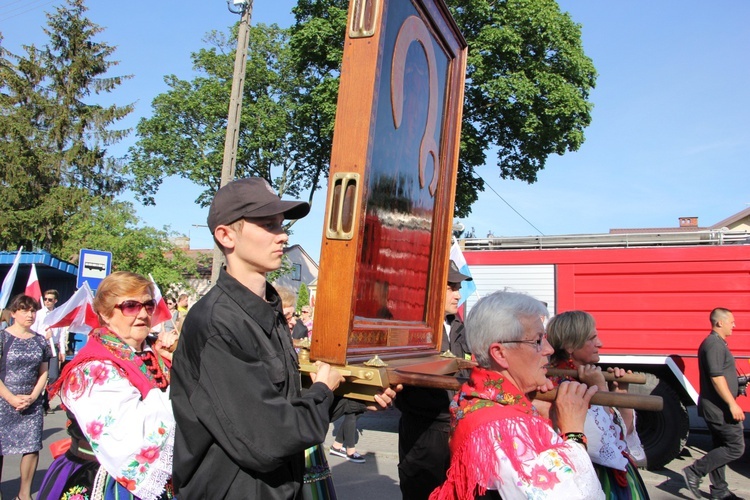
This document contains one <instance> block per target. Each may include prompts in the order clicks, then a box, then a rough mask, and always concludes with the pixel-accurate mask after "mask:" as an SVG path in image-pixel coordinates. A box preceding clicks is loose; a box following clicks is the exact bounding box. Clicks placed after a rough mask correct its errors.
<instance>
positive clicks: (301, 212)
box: [208, 177, 310, 234]
mask: <svg viewBox="0 0 750 500" xmlns="http://www.w3.org/2000/svg"><path fill="white" fill-rule="evenodd" d="M309 212H310V204H309V203H307V202H305V201H285V200H282V199H281V198H279V196H278V195H277V194H276V193H275V192H274V190H273V188H272V187H271V185H270V184H268V182H267V181H266V180H265V179H263V178H260V177H249V178H247V179H238V180H236V181H232V182H230V183H229V184H227V185H225V186H224V187H222V188H221V189H219V190H218V191H217V192H216V196H214V200H213V201H212V202H211V208H210V209H209V210H208V229H209V230H210V231H211V234H213V232H214V231H215V230H216V226H219V225H222V224H223V225H226V224H231V223H233V222H236V221H238V220H240V219H244V218H246V217H247V218H258V217H270V216H272V215H279V214H284V218H285V219H290V220H296V219H301V218H302V217H304V216H306V215H307V214H308V213H309Z"/></svg>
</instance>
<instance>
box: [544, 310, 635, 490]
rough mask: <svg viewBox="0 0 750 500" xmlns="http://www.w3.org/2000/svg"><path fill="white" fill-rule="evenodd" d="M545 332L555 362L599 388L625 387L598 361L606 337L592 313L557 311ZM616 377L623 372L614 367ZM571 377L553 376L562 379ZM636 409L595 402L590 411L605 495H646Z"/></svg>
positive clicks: (589, 428) (588, 426)
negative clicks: (639, 462) (608, 375)
mask: <svg viewBox="0 0 750 500" xmlns="http://www.w3.org/2000/svg"><path fill="white" fill-rule="evenodd" d="M547 338H548V339H549V342H550V344H551V345H552V347H553V348H554V349H555V353H554V354H553V355H552V356H551V366H552V367H554V368H561V369H572V370H576V371H577V373H578V376H577V377H576V378H577V379H578V380H580V381H581V382H583V383H585V384H587V385H589V386H591V385H596V386H598V387H599V391H600V392H603V391H609V390H612V391H613V392H627V391H628V384H627V383H624V382H622V381H619V382H618V381H616V380H615V381H613V382H611V383H609V384H608V383H607V381H606V380H605V377H604V373H603V372H602V370H601V368H599V367H598V366H596V365H595V363H598V362H599V348H600V347H602V342H601V340H600V339H599V336H598V334H597V331H596V322H595V321H594V318H593V316H591V315H590V314H589V313H587V312H584V311H568V312H564V313H561V314H558V315H557V316H555V317H553V318H552V319H551V320H550V322H549V324H548V325H547ZM612 371H613V375H614V376H615V379H617V378H620V377H622V376H623V375H625V371H624V370H622V369H621V368H614V369H613V370H612ZM568 379H569V377H552V380H553V381H554V382H555V384H556V385H557V384H559V383H560V382H561V381H563V380H568ZM635 418H636V417H635V410H633V409H632V408H615V407H611V406H600V405H591V407H590V408H589V410H588V413H587V415H586V423H585V429H584V432H585V434H586V436H587V437H588V453H589V456H590V457H591V461H592V462H593V463H594V469H595V470H596V473H597V476H598V477H599V481H600V482H601V484H602V489H603V490H604V493H605V495H606V497H607V499H612V500H619V499H623V500H624V499H647V498H649V496H648V492H647V491H646V486H645V485H644V484H643V480H642V479H641V476H640V474H638V469H637V465H636V459H635V458H634V457H633V455H636V457H638V458H640V457H642V456H643V448H642V446H641V442H640V439H639V438H638V433H637V431H636V430H635Z"/></svg>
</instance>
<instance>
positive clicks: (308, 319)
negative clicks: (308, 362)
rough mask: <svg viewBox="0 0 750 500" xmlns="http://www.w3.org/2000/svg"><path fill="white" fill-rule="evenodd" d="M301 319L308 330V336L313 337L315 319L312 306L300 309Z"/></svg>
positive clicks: (308, 305)
mask: <svg viewBox="0 0 750 500" xmlns="http://www.w3.org/2000/svg"><path fill="white" fill-rule="evenodd" d="M300 319H301V320H302V324H303V325H305V328H307V336H308V337H312V327H313V317H312V307H310V304H307V305H305V306H302V307H301V308H300Z"/></svg>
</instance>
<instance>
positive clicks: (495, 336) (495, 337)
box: [466, 292, 549, 368]
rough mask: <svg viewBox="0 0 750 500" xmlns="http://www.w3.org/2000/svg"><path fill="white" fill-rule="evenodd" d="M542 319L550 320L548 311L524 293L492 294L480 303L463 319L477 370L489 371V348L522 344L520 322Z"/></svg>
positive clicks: (521, 325) (480, 300) (483, 298)
mask: <svg viewBox="0 0 750 500" xmlns="http://www.w3.org/2000/svg"><path fill="white" fill-rule="evenodd" d="M541 316H549V312H548V311H547V308H546V307H545V306H544V304H542V302H540V301H539V300H537V299H535V298H534V297H532V296H531V295H527V294H525V293H516V292H494V293H492V294H490V295H487V296H485V297H482V298H481V299H479V301H478V302H477V303H476V304H475V305H474V307H472V308H471V311H470V312H469V315H468V316H467V317H466V340H467V342H468V344H469V350H470V351H471V352H472V354H474V357H475V358H476V360H477V363H479V366H481V367H483V368H489V367H490V355H489V350H490V345H491V344H493V343H495V342H507V341H511V340H522V338H523V333H524V331H523V330H524V326H523V324H521V320H522V319H525V318H534V317H541Z"/></svg>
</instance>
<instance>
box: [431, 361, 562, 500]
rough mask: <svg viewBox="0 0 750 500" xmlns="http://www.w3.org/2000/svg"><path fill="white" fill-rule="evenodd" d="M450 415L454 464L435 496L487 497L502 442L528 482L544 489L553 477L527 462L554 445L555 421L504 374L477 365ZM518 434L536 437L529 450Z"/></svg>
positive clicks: (445, 499) (448, 499) (446, 499)
mask: <svg viewBox="0 0 750 500" xmlns="http://www.w3.org/2000/svg"><path fill="white" fill-rule="evenodd" d="M451 415H452V418H451V426H452V436H451V442H450V447H451V466H450V468H449V469H448V474H447V479H446V481H445V483H443V485H442V486H440V487H439V488H437V489H435V491H433V492H432V494H431V495H430V500H474V498H475V496H476V495H477V494H478V495H483V494H484V493H485V492H486V489H487V486H488V485H491V484H492V483H493V482H494V481H497V480H498V478H499V474H498V471H499V470H500V467H501V464H500V462H499V459H498V456H497V453H496V451H495V450H496V447H497V446H499V447H500V448H501V449H502V450H503V452H504V453H505V455H507V457H508V459H509V460H510V463H511V465H512V466H513V468H514V469H515V470H516V471H517V472H518V474H519V475H520V476H521V477H522V478H524V479H525V480H527V481H529V482H532V483H535V484H536V485H537V486H540V487H542V488H544V485H543V483H544V482H545V481H550V477H549V475H547V474H540V475H539V477H534V476H535V471H532V472H531V474H529V473H527V472H526V471H525V470H524V468H523V466H522V462H523V457H524V455H526V454H528V453H536V451H537V450H546V449H549V448H550V442H549V435H550V432H551V429H550V427H551V425H550V421H549V420H547V419H545V418H543V417H541V416H540V415H539V413H538V412H537V411H536V409H535V408H534V407H533V406H532V405H531V401H529V399H528V398H527V397H526V395H525V394H522V393H521V392H520V391H519V390H518V389H517V388H516V387H515V386H514V385H513V384H512V383H511V382H509V381H508V380H505V379H504V378H503V377H502V376H501V375H500V374H499V373H497V372H493V371H490V370H486V369H484V368H474V369H473V370H472V373H471V377H470V378H469V380H468V381H467V382H466V383H465V384H464V385H463V386H462V387H461V390H460V391H459V392H458V393H457V394H456V396H455V398H454V400H453V403H452V404H451ZM519 433H525V434H526V435H525V436H524V437H525V439H527V440H530V441H531V443H530V449H520V448H521V447H522V443H519V442H518V441H517V440H515V439H513V438H512V436H518V435H520V434H519ZM561 446H562V443H561ZM560 453H561V454H563V452H562V450H560ZM552 480H554V478H552ZM550 486H552V485H550Z"/></svg>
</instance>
